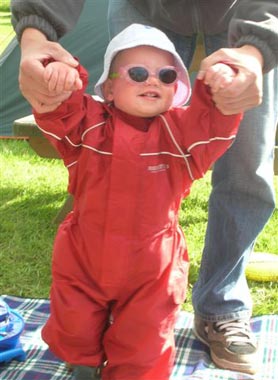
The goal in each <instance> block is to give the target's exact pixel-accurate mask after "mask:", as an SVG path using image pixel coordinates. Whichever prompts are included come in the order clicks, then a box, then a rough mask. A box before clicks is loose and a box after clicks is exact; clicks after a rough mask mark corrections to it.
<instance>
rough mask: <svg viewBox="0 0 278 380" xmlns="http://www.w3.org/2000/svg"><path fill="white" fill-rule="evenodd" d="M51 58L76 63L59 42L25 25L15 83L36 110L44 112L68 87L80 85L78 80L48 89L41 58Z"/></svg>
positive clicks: (56, 103) (63, 96) (62, 97)
mask: <svg viewBox="0 0 278 380" xmlns="http://www.w3.org/2000/svg"><path fill="white" fill-rule="evenodd" d="M50 58H52V59H54V60H57V61H60V62H64V63H66V64H68V65H70V66H72V67H76V66H77V65H78V62H77V61H76V60H75V59H74V58H73V57H72V55H71V54H70V53H69V52H67V51H66V50H65V49H64V48H63V47H62V46H61V45H60V44H59V43H57V42H51V41H48V40H47V39H46V37H45V36H44V34H43V33H41V32H40V31H38V30H37V29H33V28H27V29H25V31H24V32H23V34H22V38H21V61H20V67H19V87H20V90H21V92H22V94H23V96H24V97H25V98H26V99H27V100H28V102H29V103H30V104H31V106H32V107H33V108H35V109H36V111H37V112H40V113H44V112H50V111H53V110H54V109H56V108H57V107H58V106H59V105H60V104H61V102H63V101H64V100H66V99H67V98H68V97H69V96H70V95H71V93H72V91H74V90H76V89H79V88H81V87H82V82H81V80H80V82H78V81H77V83H75V84H74V85H73V84H72V82H71V83H68V84H66V85H65V87H64V88H63V89H61V88H60V89H59V91H57V88H55V89H53V90H51V89H50V88H49V87H48V83H47V81H46V80H45V78H44V72H45V67H44V65H43V62H44V61H45V60H47V59H50Z"/></svg>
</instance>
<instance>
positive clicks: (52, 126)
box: [33, 65, 103, 166]
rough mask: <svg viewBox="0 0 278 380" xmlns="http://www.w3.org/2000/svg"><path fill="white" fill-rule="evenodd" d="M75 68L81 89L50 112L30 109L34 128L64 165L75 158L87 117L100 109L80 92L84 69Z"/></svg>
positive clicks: (85, 83)
mask: <svg viewBox="0 0 278 380" xmlns="http://www.w3.org/2000/svg"><path fill="white" fill-rule="evenodd" d="M78 71H79V75H80V78H81V80H82V82H83V88H82V89H81V90H78V91H74V92H73V93H72V95H71V97H70V98H69V99H68V100H66V101H65V102H63V103H62V104H61V105H60V106H59V107H58V108H57V109H56V110H54V111H52V112H46V113H37V112H36V111H35V110H33V113H34V116H35V120H36V123H37V125H38V128H39V129H40V130H41V131H42V132H43V134H44V135H45V137H46V138H47V139H48V140H49V141H50V143H51V144H52V145H53V146H54V147H55V148H56V150H57V151H58V152H59V154H60V156H61V158H62V159H63V160H64V163H65V165H66V166H69V165H70V164H71V163H73V162H74V161H76V160H77V159H78V156H79V154H80V150H81V142H82V134H83V133H84V130H85V128H86V126H87V125H88V122H87V120H90V117H91V115H92V114H98V113H99V115H101V114H102V113H103V108H102V106H101V104H100V103H99V102H97V101H95V100H94V99H93V98H92V96H91V95H89V94H85V93H84V91H85V88H86V87H87V84H88V73H87V71H86V70H85V69H84V68H83V67H82V66H81V65H79V67H78ZM79 148H80V149H79Z"/></svg>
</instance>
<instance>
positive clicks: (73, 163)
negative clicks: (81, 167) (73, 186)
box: [66, 161, 77, 168]
mask: <svg viewBox="0 0 278 380" xmlns="http://www.w3.org/2000/svg"><path fill="white" fill-rule="evenodd" d="M75 164H77V161H74V162H72V163H70V164H68V165H66V166H67V168H70V167H71V166H73V165H75Z"/></svg>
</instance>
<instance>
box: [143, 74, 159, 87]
mask: <svg viewBox="0 0 278 380" xmlns="http://www.w3.org/2000/svg"><path fill="white" fill-rule="evenodd" d="M146 83H147V84H149V85H157V84H158V83H159V79H158V78H157V76H156V74H149V76H148V78H147V80H146Z"/></svg>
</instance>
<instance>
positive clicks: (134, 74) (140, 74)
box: [128, 67, 149, 82]
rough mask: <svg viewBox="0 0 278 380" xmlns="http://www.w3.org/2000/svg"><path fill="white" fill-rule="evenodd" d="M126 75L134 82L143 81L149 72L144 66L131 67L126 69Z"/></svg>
mask: <svg viewBox="0 0 278 380" xmlns="http://www.w3.org/2000/svg"><path fill="white" fill-rule="evenodd" d="M128 75H129V76H130V78H131V79H132V80H134V81H135V82H145V80H147V79H148V76H149V73H148V71H147V70H146V69H145V68H144V67H131V68H130V69H129V70H128Z"/></svg>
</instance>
